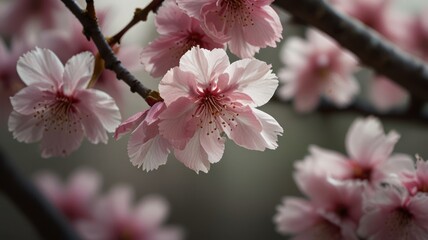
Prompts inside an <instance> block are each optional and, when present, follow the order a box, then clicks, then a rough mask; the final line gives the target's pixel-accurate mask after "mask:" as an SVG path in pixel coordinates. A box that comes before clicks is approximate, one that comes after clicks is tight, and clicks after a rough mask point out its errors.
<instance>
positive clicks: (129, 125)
mask: <svg viewBox="0 0 428 240" xmlns="http://www.w3.org/2000/svg"><path fill="white" fill-rule="evenodd" d="M147 112H148V110H146V111H144V112H138V113H136V114H134V115H132V116H131V117H129V118H128V119H126V120H125V121H124V122H122V123H121V124H120V125H119V126H118V127H117V128H116V131H115V132H114V138H115V139H116V140H118V139H120V138H121V137H123V136H124V135H125V134H127V133H130V132H131V131H132V130H134V129H135V127H137V126H138V125H140V123H141V122H142V121H143V120H144V118H146V116H147Z"/></svg>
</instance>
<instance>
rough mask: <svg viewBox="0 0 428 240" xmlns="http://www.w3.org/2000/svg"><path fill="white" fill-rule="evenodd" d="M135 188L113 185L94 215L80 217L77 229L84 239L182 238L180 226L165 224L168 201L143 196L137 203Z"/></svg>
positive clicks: (143, 239)
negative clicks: (134, 202)
mask: <svg viewBox="0 0 428 240" xmlns="http://www.w3.org/2000/svg"><path fill="white" fill-rule="evenodd" d="M132 204H133V192H132V191H131V189H130V188H127V187H124V186H121V187H116V188H113V189H112V190H111V191H110V193H109V194H108V195H107V196H106V197H104V198H102V199H100V200H99V201H98V202H97V203H96V205H95V207H94V213H93V214H94V218H93V219H89V220H87V221H80V222H79V223H78V229H79V232H80V233H81V235H82V237H83V239H85V240H116V239H127V240H180V239H183V232H182V230H181V229H180V228H178V227H171V226H167V227H164V226H162V224H163V222H164V221H165V220H166V217H167V215H168V211H169V209H168V203H167V202H166V201H165V200H164V199H163V198H160V197H158V196H150V197H145V198H143V199H142V200H141V201H140V202H139V203H138V204H137V205H136V206H135V207H134V206H132Z"/></svg>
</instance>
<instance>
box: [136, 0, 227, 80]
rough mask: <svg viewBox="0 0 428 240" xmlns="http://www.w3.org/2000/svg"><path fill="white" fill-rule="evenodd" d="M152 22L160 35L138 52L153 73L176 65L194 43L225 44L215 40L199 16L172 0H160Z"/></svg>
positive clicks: (209, 46)
mask: <svg viewBox="0 0 428 240" xmlns="http://www.w3.org/2000/svg"><path fill="white" fill-rule="evenodd" d="M155 24H156V28H157V30H158V32H159V34H161V35H160V36H159V37H158V38H157V39H156V40H154V41H153V42H151V43H150V44H149V45H148V46H147V47H145V48H144V49H143V51H142V53H141V61H142V63H143V64H144V67H145V70H146V71H147V72H149V73H150V74H151V75H152V76H153V77H162V76H163V75H165V73H166V72H167V71H168V70H169V69H171V68H173V67H175V66H178V62H179V60H180V58H181V56H183V54H184V53H186V52H187V51H188V50H190V49H191V48H192V47H194V46H199V47H201V48H205V49H209V50H212V49H214V48H224V44H221V43H218V42H216V41H214V40H213V39H211V38H210V37H209V36H208V35H207V34H206V33H205V32H204V31H203V30H202V28H201V27H200V24H199V21H198V20H196V19H195V18H192V17H189V16H188V15H187V14H186V13H185V12H184V11H183V10H182V9H180V8H179V7H178V6H177V3H176V1H175V0H168V1H165V2H164V3H163V4H162V6H161V7H160V8H159V10H158V12H157V14H156V18H155Z"/></svg>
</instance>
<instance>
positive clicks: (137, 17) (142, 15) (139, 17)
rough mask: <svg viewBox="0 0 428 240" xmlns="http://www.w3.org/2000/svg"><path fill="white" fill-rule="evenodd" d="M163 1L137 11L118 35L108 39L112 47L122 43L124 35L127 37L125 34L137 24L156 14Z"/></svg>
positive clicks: (156, 1)
mask: <svg viewBox="0 0 428 240" xmlns="http://www.w3.org/2000/svg"><path fill="white" fill-rule="evenodd" d="M163 1H164V0H153V1H151V2H150V3H149V5H147V6H146V7H145V8H144V9H141V8H137V9H135V12H134V17H133V18H132V19H131V21H130V22H129V23H128V24H127V25H126V26H125V27H124V28H123V29H122V30H120V31H119V32H118V33H116V34H115V35H113V36H112V37H110V38H109V39H108V42H109V44H110V46H113V45H114V44H116V43H120V40H121V39H122V37H123V35H125V33H126V32H128V30H129V29H131V28H132V27H134V26H135V24H137V23H139V22H140V21H146V20H147V16H148V15H149V13H150V12H156V11H157V10H158V8H159V7H160V6H161V5H162V2H163Z"/></svg>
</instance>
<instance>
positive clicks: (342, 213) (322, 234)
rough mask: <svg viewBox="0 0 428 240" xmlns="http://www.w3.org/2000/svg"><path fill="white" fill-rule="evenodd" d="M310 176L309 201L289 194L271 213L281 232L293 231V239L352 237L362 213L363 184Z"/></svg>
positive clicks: (354, 237)
mask: <svg viewBox="0 0 428 240" xmlns="http://www.w3.org/2000/svg"><path fill="white" fill-rule="evenodd" d="M308 177H311V178H312V180H313V181H312V186H311V187H310V189H306V190H310V191H309V192H305V193H307V194H309V195H308V196H309V198H310V201H308V200H304V199H299V198H294V197H289V198H286V199H285V200H284V202H283V205H282V206H280V207H279V208H278V213H277V214H276V216H275V217H274V221H275V223H276V224H277V229H278V231H279V232H280V233H282V234H293V235H296V236H295V238H293V239H307V240H309V239H338V240H339V239H352V240H357V239H358V238H357V234H356V229H357V227H358V221H359V219H360V217H361V213H362V209H361V204H362V199H361V190H362V187H363V186H362V185H361V184H358V183H351V182H347V183H344V182H338V181H334V180H332V179H326V178H323V177H321V176H315V175H312V176H308Z"/></svg>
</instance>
